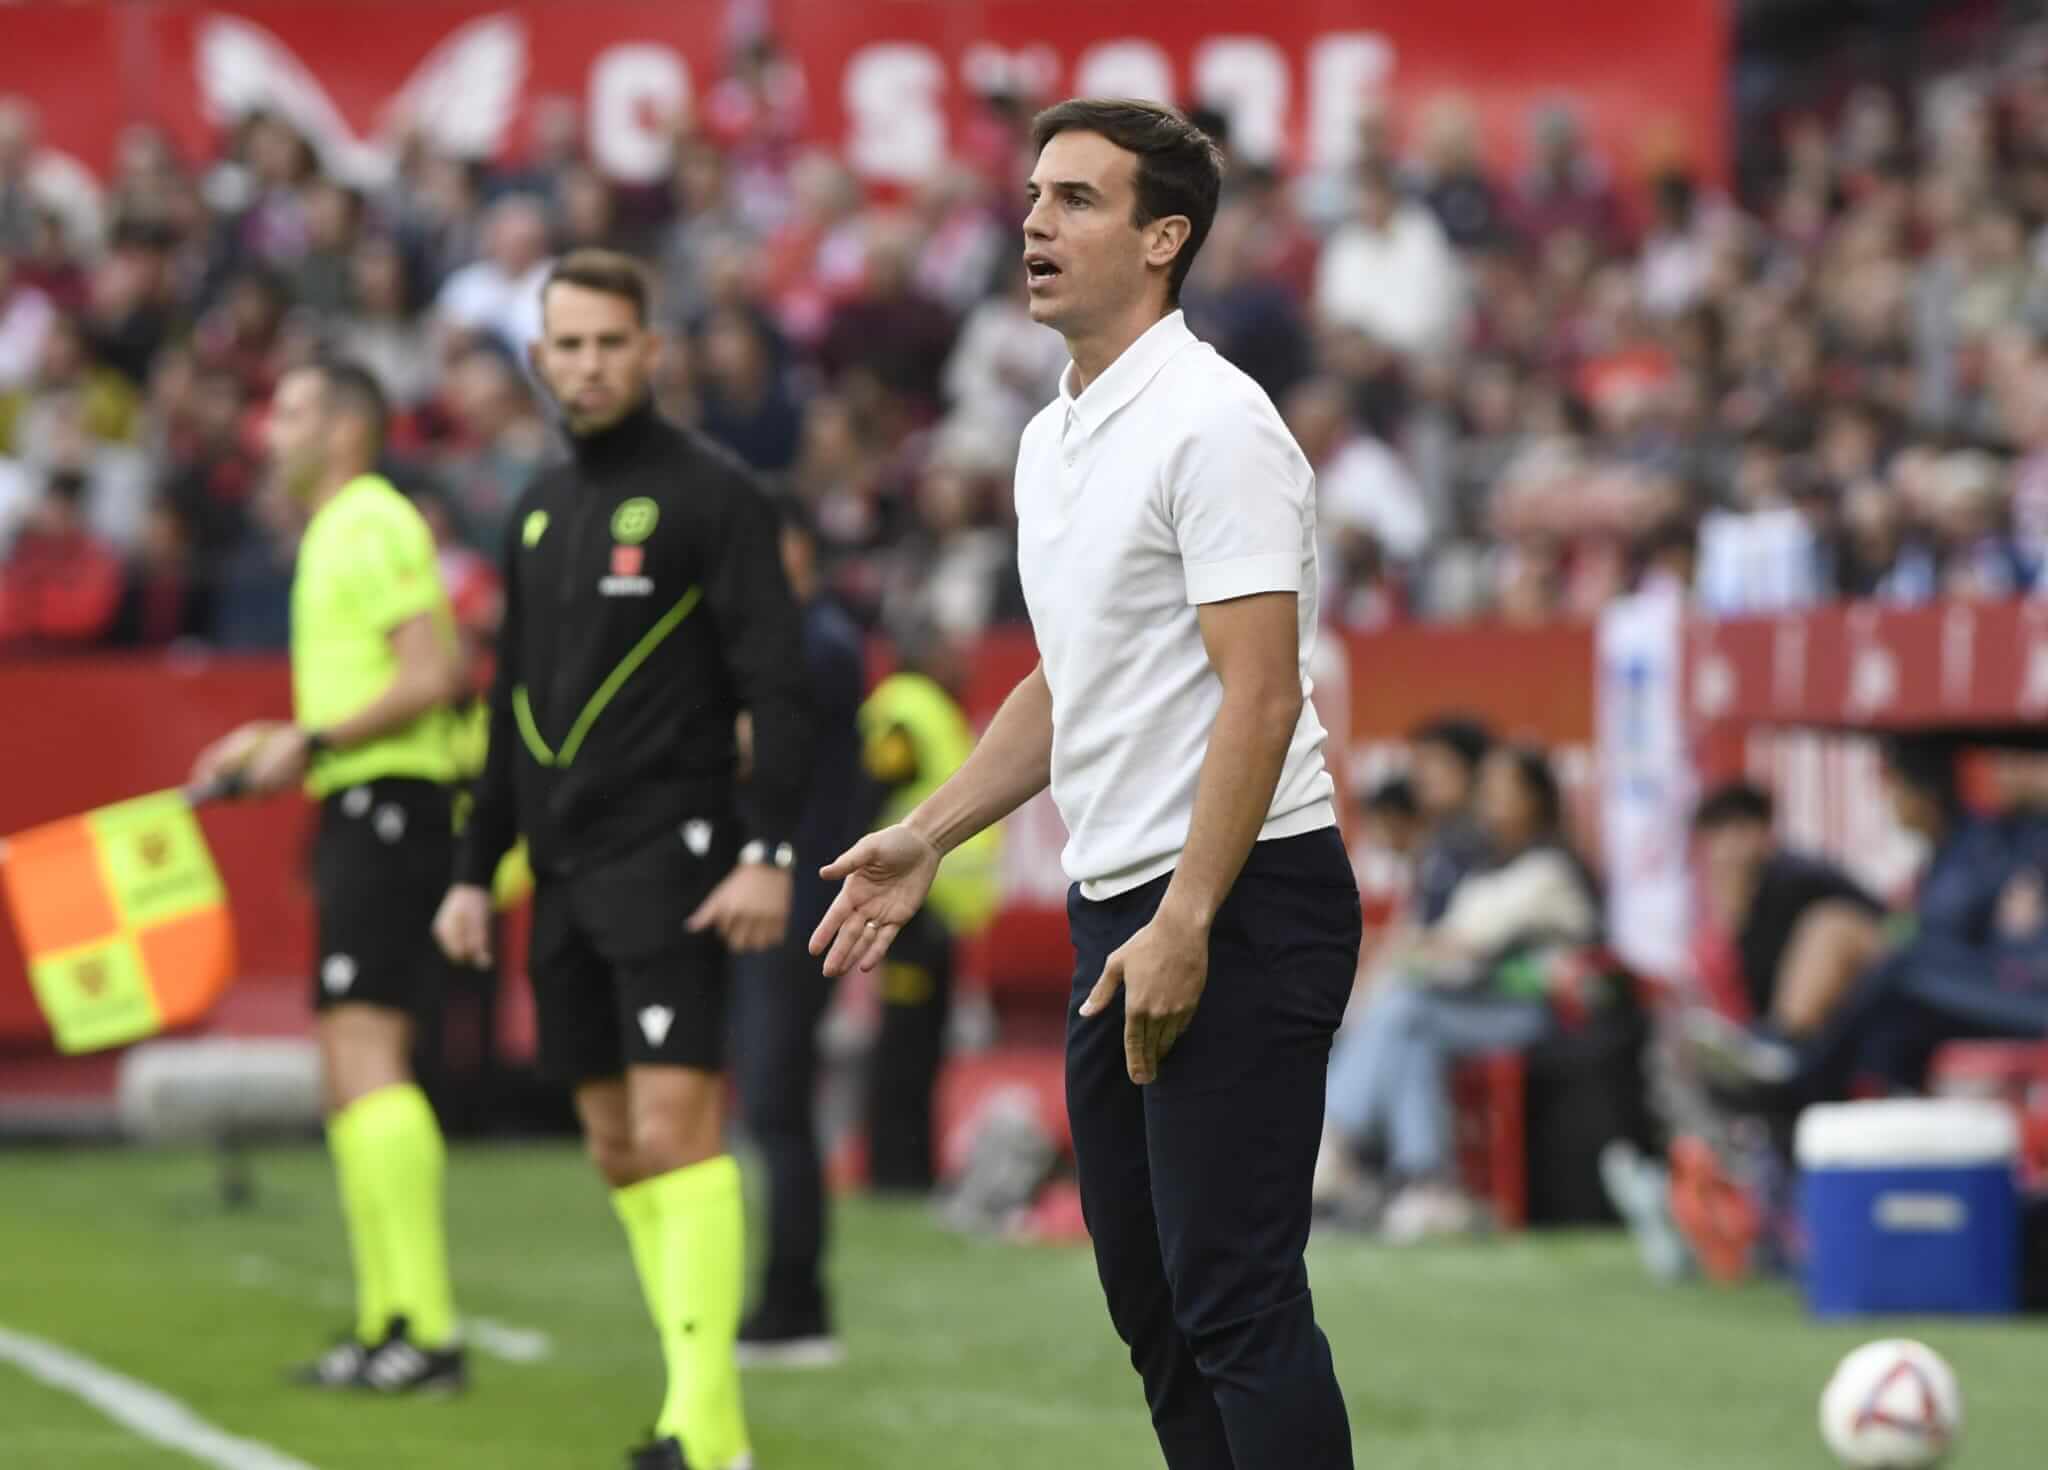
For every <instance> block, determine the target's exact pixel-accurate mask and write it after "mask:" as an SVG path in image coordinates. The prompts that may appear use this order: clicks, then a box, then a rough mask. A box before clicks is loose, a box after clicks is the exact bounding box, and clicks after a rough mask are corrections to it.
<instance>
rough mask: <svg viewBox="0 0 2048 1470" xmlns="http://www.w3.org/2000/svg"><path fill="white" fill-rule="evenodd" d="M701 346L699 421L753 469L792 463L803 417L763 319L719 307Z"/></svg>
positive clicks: (708, 320) (705, 327)
mask: <svg viewBox="0 0 2048 1470" xmlns="http://www.w3.org/2000/svg"><path fill="white" fill-rule="evenodd" d="M699 345H700V347H701V351H700V354H699V362H700V370H699V385H698V395H697V396H698V403H699V416H698V420H697V426H698V427H699V428H701V429H702V430H703V431H704V432H705V433H707V434H709V435H710V436H711V437H712V438H714V439H716V440H717V441H718V442H719V443H721V444H723V445H725V447H726V448H728V449H730V450H732V452H733V453H735V454H737V455H738V456H739V457H740V458H741V459H744V460H745V461H746V462H747V463H748V464H750V465H752V466H753V467H754V468H755V469H757V470H769V471H781V470H786V469H788V468H789V467H790V466H791V465H792V464H794V463H796V457H797V447H798V441H799V440H800V438H801V437H802V433H803V420H802V417H801V416H800V414H799V413H798V410H797V406H796V400H795V399H794V398H793V397H792V396H791V394H790V391H789V385H788V383H787V382H786V381H785V379H784V376H783V373H782V369H781V365H780V363H779V362H778V361H777V356H776V350H775V344H774V343H773V342H772V341H771V340H770V338H769V331H768V326H767V324H766V323H765V322H763V321H762V320H761V319H760V318H759V317H757V316H755V315H754V314H753V313H751V312H746V311H742V310H740V309H738V308H736V307H720V308H717V309H715V310H713V311H712V313H711V315H710V316H709V317H708V318H706V320H705V322H704V325H703V327H702V328H701V329H700V333H699Z"/></svg>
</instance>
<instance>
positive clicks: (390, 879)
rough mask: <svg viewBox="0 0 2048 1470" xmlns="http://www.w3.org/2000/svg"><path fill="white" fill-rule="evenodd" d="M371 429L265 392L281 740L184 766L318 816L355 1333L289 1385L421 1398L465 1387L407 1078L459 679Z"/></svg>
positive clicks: (440, 853) (328, 1031) (427, 556)
mask: <svg viewBox="0 0 2048 1470" xmlns="http://www.w3.org/2000/svg"><path fill="white" fill-rule="evenodd" d="M384 422H385V407H384V396H383V394H382V392H381V391H380V390H379V389H378V387H377V383H376V380H375V379H374V378H372V377H371V376H370V375H369V374H368V373H366V372H365V371H364V370H363V369H362V368H360V367H357V366H355V365H353V364H349V363H340V362H328V363H321V364H319V365H316V366H312V367H305V368H300V369H298V370H296V371H294V372H291V373H288V374H286V375H285V377H284V379H283V380H282V381H281V382H280V383H279V384H278V387H277V392H276V394H275V396H274V397H273V398H272V400H271V405H270V417H269V421H268V435H269V444H270V451H271V456H272V461H273V467H274V469H275V472H276V473H277V475H278V476H279V478H280V480H281V482H282V484H283V487H284V489H285V490H286V491H287V492H289V493H290V494H291V495H292V496H293V497H294V498H295V499H296V500H298V501H299V502H300V503H301V504H302V505H303V506H304V507H305V508H306V510H307V513H308V516H309V519H308V520H307V523H306V529H305V534H304V536H303V537H302V539H301V540H300V543H299V555H298V564H297V568H296V570H295V571H294V572H293V575H292V641H291V664H292V706H293V713H294V715H295V721H296V722H295V723H293V724H289V725H283V724H275V723H263V724H256V725H245V726H243V727H242V728H241V729H239V730H236V731H235V732H234V733H232V734H230V735H229V736H227V737H226V738H225V739H222V740H220V741H217V742H215V743H214V744H213V745H211V746H209V747H208V748H207V749H206V751H204V752H203V753H202V754H201V755H200V757H199V762H198V765H197V766H196V768H195V769H194V771H193V777H194V779H195V781H198V782H201V783H204V782H209V781H212V780H214V779H215V778H217V777H219V776H221V775H223V774H224V773H227V772H229V771H234V772H236V773H238V774H239V775H240V776H241V778H242V780H243V782H244V783H245V786H246V788H247V790H248V791H249V792H250V793H251V794H255V795H261V794H264V793H267V792H272V791H281V790H283V789H285V788H286V787H288V786H290V785H292V784H293V783H294V782H297V781H300V780H303V781H304V784H305V789H306V792H307V794H308V795H310V796H312V797H314V798H315V799H317V800H318V801H319V803H320V821H319V827H318V829H317V832H316V834H315V836H314V841H313V886H314V898H315V908H316V911H317V917H318V926H319V935H318V939H319V950H320V953H319V958H318V961H317V963H316V965H315V967H314V977H313V1006H314V1009H315V1011H316V1012H317V1013H318V1016H319V1021H318V1037H319V1044H320V1055H321V1062H322V1064H323V1073H324V1076H325V1079H326V1084H325V1085H326V1093H327V1097H326V1103H327V1114H328V1123H327V1138H328V1143H329V1146H330V1148H331V1150H332V1152H333V1155H334V1164H335V1172H336V1174H337V1175H338V1177H339V1181H340V1185H341V1201H342V1213H343V1218H344V1219H345V1220H346V1222H347V1225H348V1235H349V1245H350V1254H351V1257H352V1260H353V1263H354V1268H355V1281H356V1323H355V1328H354V1330H353V1331H352V1332H350V1333H349V1334H347V1335H346V1336H345V1337H344V1338H343V1339H342V1340H341V1341H340V1342H339V1343H337V1344H336V1345H335V1347H334V1348H333V1349H332V1350H330V1351H329V1352H327V1353H326V1354H324V1355H323V1356H322V1357H320V1358H319V1359H318V1360H317V1361H315V1362H314V1363H312V1364H310V1365H309V1366H308V1367H306V1368H305V1369H303V1370H301V1372H300V1374H299V1379H300V1381H301V1382H303V1383H306V1384H308V1385H311V1386H314V1387H323V1388H337V1389H340V1388H369V1389H374V1390H378V1391H380V1392H385V1393H403V1392H413V1391H423V1390H424V1391H435V1392H440V1391H447V1390H451V1389H456V1388H460V1387H462V1386H463V1385H464V1382H465V1372H464V1363H463V1356H462V1352H461V1349H460V1347H459V1346H458V1345H457V1343H456V1341H455V1330H456V1323H455V1308H454V1303H453V1298H452V1293H451V1291H450V1289H449V1283H448V1249H447V1242H446V1238H445V1233H444V1229H443V1225H442V1209H441V1194H442V1176H443V1170H444V1160H445V1149H444V1147H443V1144H442V1140H441V1130H440V1127H439V1125H438V1123H437V1122H436V1121H435V1118H434V1113H433V1109H432V1108H431V1107H429V1106H428V1104H427V1099H426V1096H425V1094H424V1093H422V1092H421V1091H420V1089H419V1087H418V1086H417V1085H416V1084H415V1083H414V1081H413V1078H412V1070H411V1061H410V1058H411V1054H412V1040H413V1028H414V1022H415V1019H416V1018H417V1017H418V1016H419V1015H420V1013H421V1011H422V1008H423V1007H426V1006H430V1005H433V1004H436V1003H437V1002H438V1000H439V987H440V981H441V980H442V978H443V977H445V976H446V975H447V973H448V968H447V962H446V961H445V960H444V959H443V958H442V956H441V954H440V952H439V951H438V950H437V949H436V948H435V945H434V940H433V936H432V932H431V927H430V926H431V924H432V922H433V918H434V906H435V904H436V903H438V902H439V901H440V897H441V894H442V892H443V890H445V888H446V887H447V883H448V874H449V872H450V871H451V868H452V865H453V863H454V856H455V838H454V832H453V827H452V813H453V802H452V793H453V791H454V789H455V788H454V783H455V782H456V780H457V779H458V777H459V775H460V770H459V768H458V764H457V762H458V752H457V748H456V730H455V717H454V714H453V713H452V710H451V707H450V701H452V700H453V699H454V698H455V697H456V695H457V693H458V691H459V689H460V686H461V668H460V665H461V659H460V655H459V653H458V645H457V642H456V637H455V619H454V615H453V614H452V613H451V612H450V610H449V606H448V595H447V593H446V592H445V591H444V590H443V587H442V583H441V574H440V569H439V567H438V565H437V564H436V560H435V552H434V537H433V533H432V531H431V530H429V529H428V526H427V523H426V521H425V519H424V518H423V517H422V516H421V515H420V513H419V512H418V511H417V510H416V509H414V508H413V505H412V502H410V501H409V500H407V499H406V498H405V497H404V496H403V495H401V494H400V493H399V492H398V491H397V490H396V489H394V488H393V487H392V485H391V483H390V482H389V481H388V480H385V479H383V478H382V477H381V476H379V475H377V474H376V473H374V470H375V466H376V464H377V461H378V458H379V456H380V454H381V452H382V449H383V443H384Z"/></svg>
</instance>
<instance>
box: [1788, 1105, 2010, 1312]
mask: <svg viewBox="0 0 2048 1470" xmlns="http://www.w3.org/2000/svg"><path fill="white" fill-rule="evenodd" d="M2019 1147H2020V1139H2019V1124H2018V1122H2017V1121H2016V1120H2015V1119H2014V1117H2013V1115H2012V1112H2011V1110H2010V1109H2009V1108H2008V1107H2006V1105H2005V1104H2003V1103H1998V1102H1989V1101H1981V1100H1976V1099H1925V1100H1922V1099H1914V1100H1911V1101H1897V1102H1858V1103H1835V1104H1826V1105H1823V1106H1818V1107H1811V1108H1808V1109H1807V1110H1806V1111H1805V1112H1804V1113H1803V1114H1801V1115H1800V1119H1799V1133H1798V1139H1797V1144H1796V1151H1797V1154H1798V1160H1799V1176H1800V1177H1799V1198H1800V1214H1801V1218H1802V1221H1803V1223H1804V1225H1805V1233H1806V1248H1807V1259H1806V1300H1807V1305H1808V1307H1809V1308H1810V1309H1811V1310H1812V1311H1813V1313H1814V1314H1815V1315H1816V1316H1820V1317H1850V1316H1857V1315H1861V1314H1866V1313H1910V1312H1934V1313H1952V1312H1953V1313H2011V1312H2016V1311H2018V1310H2019V1305H2020V1198H2019V1181H2018V1171H2017V1164H2018V1159H2019Z"/></svg>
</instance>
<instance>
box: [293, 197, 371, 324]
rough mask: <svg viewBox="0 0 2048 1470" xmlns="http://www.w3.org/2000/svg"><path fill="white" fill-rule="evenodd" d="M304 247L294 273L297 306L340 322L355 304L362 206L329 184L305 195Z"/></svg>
mask: <svg viewBox="0 0 2048 1470" xmlns="http://www.w3.org/2000/svg"><path fill="white" fill-rule="evenodd" d="M304 198H305V216H306V247H305V250H304V252H303V253H301V254H300V255H299V256H298V258H297V259H296V260H295V261H294V262H293V263H292V265H291V267H290V272H289V274H290V279H291V288H292V297H293V300H294V301H295V302H296V303H297V304H298V305H300V306H303V307H307V308H310V309H311V310H312V311H314V312H316V313H318V314H319V315H321V316H323V317H333V316H340V315H341V314H342V313H344V312H346V311H347V310H348V308H349V306H350V304H351V303H352V302H353V300H354V296H355V292H354V279H353V278H354V272H355V266H354V260H355V252H356V247H357V245H358V244H359V243H360V242H361V240H362V232H363V200H362V196H361V195H359V194H357V193H356V192H355V191H354V190H353V189H349V188H346V187H344V186H343V185H341V184H337V183H335V182H333V181H332V180H329V179H319V180H316V181H315V182H313V183H312V184H311V185H310V186H308V188H307V189H306V190H305V193H304Z"/></svg>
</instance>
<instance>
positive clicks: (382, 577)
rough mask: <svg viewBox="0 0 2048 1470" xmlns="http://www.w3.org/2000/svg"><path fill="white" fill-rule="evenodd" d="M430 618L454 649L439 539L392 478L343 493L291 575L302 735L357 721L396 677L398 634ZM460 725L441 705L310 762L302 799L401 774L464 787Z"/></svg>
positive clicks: (323, 511) (311, 528) (317, 518)
mask: <svg viewBox="0 0 2048 1470" xmlns="http://www.w3.org/2000/svg"><path fill="white" fill-rule="evenodd" d="M421 613H430V614H432V616H433V619H434V626H435V627H436V628H437V629H439V630H440V633H441V635H442V637H444V638H445V639H446V640H447V641H448V646H449V647H450V648H453V647H454V646H455V614H454V612H453V611H452V610H451V609H450V608H449V605H448V593H447V590H446V589H445V588H444V587H443V586H442V585H441V570H440V566H439V563H438V561H437V559H436V557H435V554H434V536H433V532H432V531H431V530H429V529H428V527H427V523H426V520H425V518H424V517H422V516H421V515H420V513H419V512H418V511H417V510H415V509H414V508H413V504H412V502H411V501H409V500H407V499H406V498H405V497H404V496H403V495H401V494H400V493H399V492H398V490H397V489H396V488H394V487H393V486H392V484H391V482H390V481H389V480H386V479H384V478H383V477H382V476H380V475H362V476H359V477H357V478H356V479H353V480H351V481H349V482H348V483H347V484H346V485H344V486H342V488H341V490H340V492H339V493H338V494H336V495H335V497H334V498H333V499H332V500H330V501H328V502H327V503H326V504H325V505H323V506H321V507H320V509H319V510H318V511H316V512H314V515H313V519H312V520H311V521H310V522H309V523H308V524H307V526H306V534H305V536H304V537H303V538H302V539H301V541H300V543H299V562H298V568H297V570H296V571H295V572H294V574H293V576H292V711H293V716H294V718H295V719H296V721H297V723H298V725H299V727H300V728H301V729H304V730H326V729H329V728H331V727H332V726H334V725H336V724H339V723H340V722H341V721H343V720H346V719H348V718H349V717H350V716H352V715H356V714H360V713H361V712H362V711H363V710H365V709H367V708H368V707H369V706H370V705H371V704H373V703H375V702H376V700H377V697H378V696H379V695H381V694H382V693H383V692H384V691H385V690H386V689H387V688H389V687H390V685H391V681H392V680H393V679H394V678H396V677H397V676H398V658H397V656H396V655H395V654H394V653H393V652H392V651H391V630H392V629H394V628H396V627H397V626H398V625H399V624H401V623H404V622H406V621H408V620H409V619H412V618H415V617H418V616H419V615H420V614H421ZM461 775H462V772H461V769H460V765H459V756H458V752H457V748H456V729H455V715H454V712H453V711H451V710H449V709H448V708H447V707H446V706H436V707H435V708H434V709H431V710H429V711H427V713H425V714H423V715H421V716H420V717H419V718H418V719H416V720H414V721H413V722H412V723H411V724H410V725H407V726H405V727H404V728H403V729H399V730H394V731H392V732H391V733H390V734H388V735H382V736H379V737H378V738H377V739H375V740H371V741H367V742H365V743H364V744H362V745H356V746H351V747H350V748H349V749H347V750H334V751H329V752H328V753H327V754H325V755H323V756H321V757H320V758H319V759H317V760H316V761H314V762H313V768H312V770H311V771H309V772H308V773H307V776H306V791H307V793H308V794H309V795H311V796H314V797H316V798H317V797H323V796H326V795H328V794H329V793H331V792H334V791H338V790H340V789H342V788H343V787H346V786H356V785H360V784H362V783H363V782H365V781H375V780H378V779H380V778H386V777H393V776H410V777H416V778H418V779H421V780H426V781H443V782H453V781H456V780H459V779H460V778H461Z"/></svg>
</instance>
